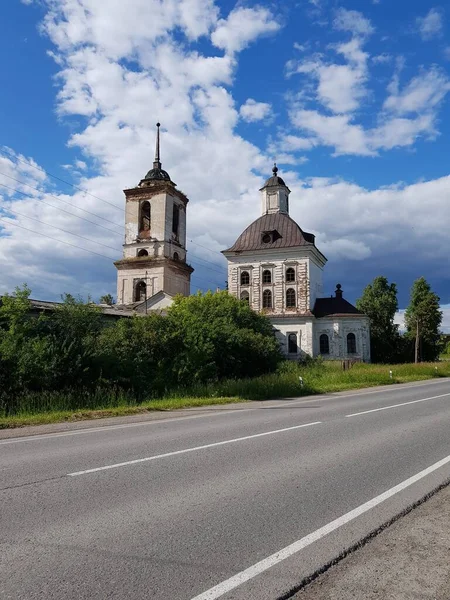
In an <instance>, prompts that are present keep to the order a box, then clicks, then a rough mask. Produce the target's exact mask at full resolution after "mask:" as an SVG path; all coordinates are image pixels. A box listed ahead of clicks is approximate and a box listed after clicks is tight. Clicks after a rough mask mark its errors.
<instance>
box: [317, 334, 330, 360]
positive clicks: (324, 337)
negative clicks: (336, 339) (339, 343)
mask: <svg viewBox="0 0 450 600" xmlns="http://www.w3.org/2000/svg"><path fill="white" fill-rule="evenodd" d="M325 341H326V346H325V348H326V350H324V349H323V344H322V342H325ZM319 354H320V355H321V356H322V355H324V354H330V336H329V335H328V333H321V334H320V336H319Z"/></svg>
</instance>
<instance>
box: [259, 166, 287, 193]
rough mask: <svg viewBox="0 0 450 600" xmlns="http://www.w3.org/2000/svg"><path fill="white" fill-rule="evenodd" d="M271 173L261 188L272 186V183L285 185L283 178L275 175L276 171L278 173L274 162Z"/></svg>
mask: <svg viewBox="0 0 450 600" xmlns="http://www.w3.org/2000/svg"><path fill="white" fill-rule="evenodd" d="M272 173H273V175H272V177H269V179H268V180H267V181H266V183H265V184H264V185H263V187H262V189H264V188H265V187H272V186H274V185H284V186H285V187H286V184H285V183H284V181H283V179H281V177H278V175H277V173H278V167H277V163H275V164H274V165H273V169H272Z"/></svg>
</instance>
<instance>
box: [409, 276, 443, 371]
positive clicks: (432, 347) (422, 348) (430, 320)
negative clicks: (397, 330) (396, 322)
mask: <svg viewBox="0 0 450 600" xmlns="http://www.w3.org/2000/svg"><path fill="white" fill-rule="evenodd" d="M439 300H440V298H439V296H438V295H437V294H435V293H434V292H433V291H431V287H430V284H429V283H428V282H427V281H426V279H425V278H424V277H420V278H419V279H416V281H415V282H414V283H413V285H412V288H411V295H410V303H409V306H408V308H407V309H406V311H405V324H406V330H407V336H408V337H409V338H410V339H411V340H414V362H416V363H417V362H419V360H436V358H437V357H438V356H439V353H440V351H441V349H442V348H441V344H440V334H439V327H440V325H441V323H442V311H441V310H440V307H439Z"/></svg>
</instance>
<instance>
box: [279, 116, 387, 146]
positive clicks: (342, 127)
mask: <svg viewBox="0 0 450 600" xmlns="http://www.w3.org/2000/svg"><path fill="white" fill-rule="evenodd" d="M290 118H291V122H292V124H293V125H294V126H295V127H298V128H299V129H301V130H303V131H307V132H308V133H309V134H312V135H313V136H314V137H315V139H316V140H318V141H320V143H321V144H322V145H324V146H331V147H333V148H335V152H336V154H359V155H362V156H372V155H374V154H375V151H374V150H373V149H371V148H370V145H369V143H368V139H367V135H366V132H365V131H364V129H363V127H362V126H361V125H355V124H354V123H352V121H351V117H349V116H348V115H334V116H331V117H330V116H326V115H323V114H321V113H320V112H318V111H317V110H305V109H302V108H299V109H293V110H292V111H291V114H290Z"/></svg>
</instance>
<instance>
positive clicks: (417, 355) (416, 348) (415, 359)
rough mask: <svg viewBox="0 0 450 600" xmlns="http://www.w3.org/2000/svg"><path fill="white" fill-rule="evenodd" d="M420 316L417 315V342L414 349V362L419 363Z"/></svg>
mask: <svg viewBox="0 0 450 600" xmlns="http://www.w3.org/2000/svg"><path fill="white" fill-rule="evenodd" d="M419 341H420V337H419V317H416V344H415V351H414V362H415V363H416V364H417V363H418V362H419Z"/></svg>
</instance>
